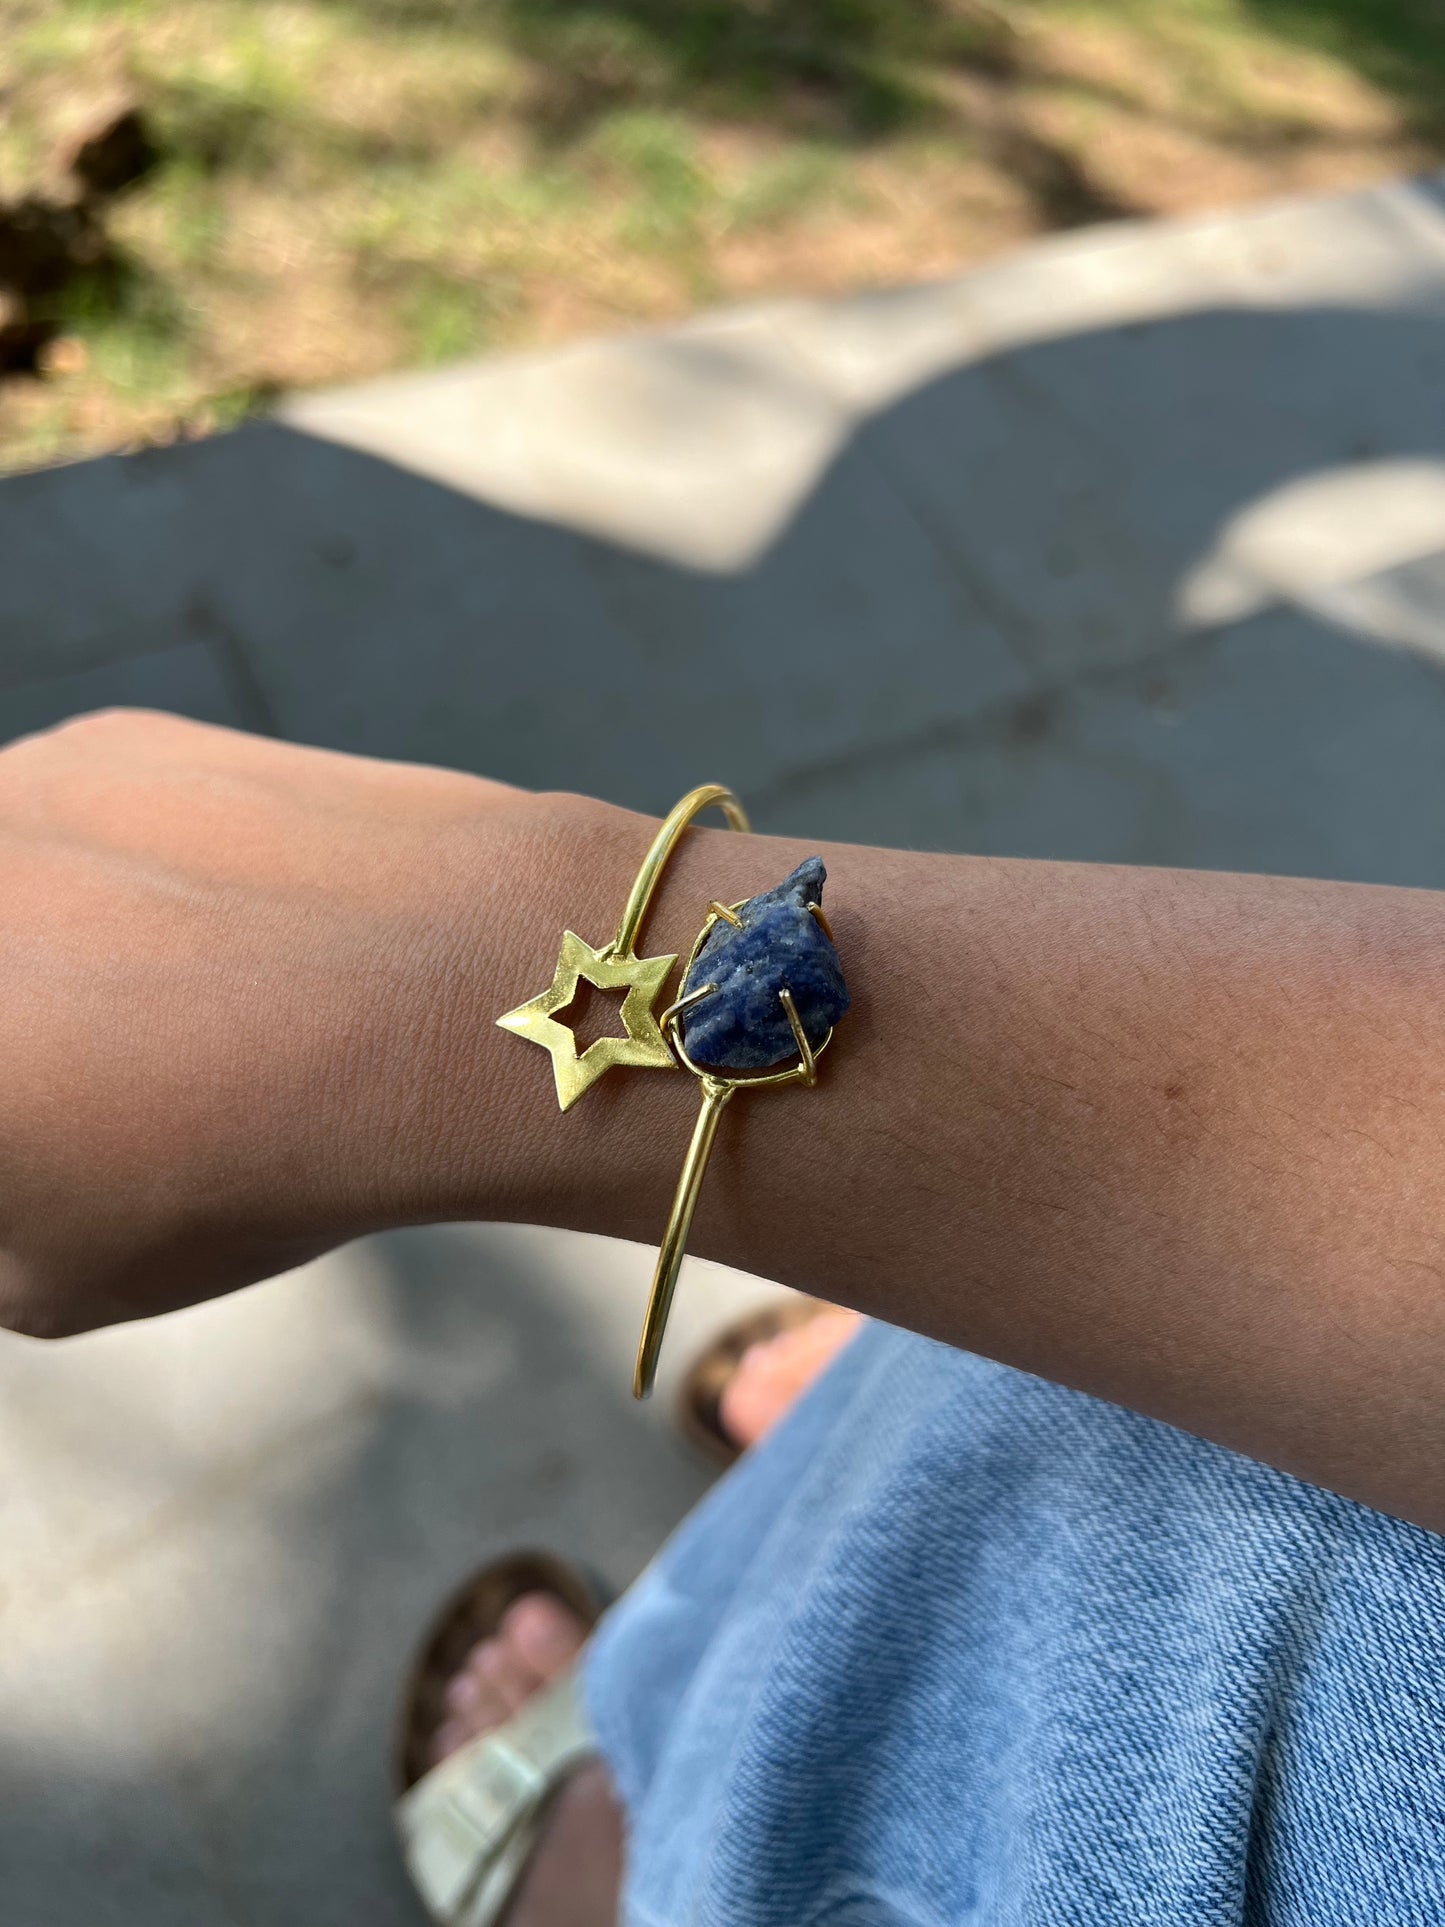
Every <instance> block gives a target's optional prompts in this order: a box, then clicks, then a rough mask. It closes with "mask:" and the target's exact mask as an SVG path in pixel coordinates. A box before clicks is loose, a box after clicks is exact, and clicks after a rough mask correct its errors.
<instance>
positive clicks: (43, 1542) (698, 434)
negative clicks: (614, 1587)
mask: <svg viewBox="0 0 1445 1927" xmlns="http://www.w3.org/2000/svg"><path fill="white" fill-rule="evenodd" d="M1442 654H1445V195H1442V190H1441V188H1440V187H1439V186H1438V184H1435V183H1431V182H1421V183H1401V184H1397V185H1394V186H1391V187H1388V188H1384V189H1381V190H1378V191H1375V192H1371V193H1365V194H1357V195H1351V196H1345V197H1338V198H1332V199H1325V200H1315V201H1306V202H1300V203H1291V204H1286V205H1281V206H1278V207H1266V208H1259V209H1251V210H1249V211H1247V212H1245V213H1242V214H1237V215H1229V216H1221V217H1219V218H1217V219H1212V220H1205V221H1192V222H1188V223H1181V224H1178V225H1172V226H1157V227H1149V226H1143V225H1139V226H1135V225H1132V224H1129V225H1124V226H1121V227H1117V228H1115V227H1111V228H1104V229H1097V230H1092V231H1087V232H1083V233H1080V234H1076V235H1073V236H1070V237H1068V238H1066V239H1062V240H1059V241H1056V242H1053V243H1049V244H1047V245H1045V246H1042V247H1039V248H1037V249H1034V250H1031V251H1030V252H1028V253H1026V254H1024V255H1021V256H1019V257H1016V258H1014V259H1011V260H1007V261H1002V262H999V263H997V264H995V265H992V266H989V267H986V268H984V269H981V270H979V271H977V272H974V273H972V274H969V275H966V276H963V277H960V278H959V279H958V280H956V281H951V282H946V283H942V284H938V285H935V286H929V287H922V288H916V289H900V290H896V291H890V292H885V293H878V294H869V295H864V296H859V297H857V298H855V299H852V300H846V301H839V302H830V303H814V302H801V301H800V302H779V303H775V304H771V305H769V306H766V307H762V308H758V309H755V310H748V311H743V312H739V313H733V314H727V315H723V316H713V317H705V318H703V319H702V320H700V321H698V322H696V323H694V324H692V325H690V326H688V327H685V328H681V329H678V330H675V331H672V332H669V333H666V334H661V335H649V336H637V337H631V338H627V339H624V340H620V341H611V342H601V343H595V344H586V345H583V346H580V347H577V348H574V349H570V350H568V351H566V352H564V353H562V354H558V355H551V356H538V357H519V358H514V359H502V360H496V361H490V362H484V363H479V364H476V365H471V366H463V367H460V368H457V369H455V370H451V371H447V372H444V373H442V374H439V375H429V376H426V377H417V378H415V379H411V378H407V379H401V380H397V381H393V382H387V383H380V384H375V385H372V386H370V387H367V388H363V389H359V390H355V391H349V392H345V393H339V394H334V395H318V396H312V397H308V398H305V399H302V400H298V401H295V402H293V403H291V404H290V405H289V406H288V407H287V408H286V410H285V411H284V412H283V414H282V415H281V417H280V418H279V419H278V420H276V421H275V422H271V423H267V424H264V425H258V426H254V427H250V428H247V429H244V430H242V431H240V432H239V433H237V434H235V435H230V436H225V437H221V438H218V439H216V440H214V441H211V442H206V443H201V444H195V445H189V446H182V447H177V448H173V449H164V450H156V451H153V452H151V453H148V454H145V455H141V456H135V457H130V458H127V459H115V460H106V461H99V462H92V463H86V464H82V465H79V466H76V467H72V468H65V469H58V470H54V471H51V472H48V473H44V474H39V475H34V476H28V477H22V478H17V479H13V480H10V481H7V482H4V483H0V734H3V735H10V734H14V733H16V732H18V731H21V730H25V729H30V728H35V727H38V726H41V725H43V724H45V723H47V722H50V721H53V720H57V719H58V718H60V717H61V716H63V715H66V714H71V713H75V712H76V711H78V710H81V709H84V708H89V707H94V706H96V705H98V704H103V703H112V702H139V703H147V704H153V705H158V706H163V707H170V708H174V709H177V710H180V711H183V712H185V713H189V714H194V715H198V716H203V717H208V718H211V719H214V720H219V721H227V722H233V723H236V724H239V725H241V726H244V727H248V728H252V729H261V730H268V731H273V732H276V733H279V734H282V735H285V736H290V737H295V738H297V739H301V740H307V741H313V742H321V743H326V744H330V745H334V746H338V747H344V748H350V749H357V750H363V751H366V752H369V753H375V754H381V755H388V756H400V757H413V758H419V759H422V760H429V761H436V762H444V763H450V764H454V765H456V766H459V767H463V768H471V769H477V770H483V771H486V772H487V773H489V774H492V775H496V776H501V777H507V778H511V779H513V780H516V781H519V782H523V783H527V784H530V785H534V786H545V785H553V784H560V785H566V786H568V787H574V788H586V789H591V790H594V791H596V792H598V793H600V794H603V795H606V796H609V797H612V798H614V799H615V800H617V801H620V802H624V803H629V804H633V805H636V806H639V807H646V808H652V809H657V810H660V809H662V808H665V807H666V806H667V804H668V803H669V802H671V800H672V799H673V797H674V796H675V795H676V794H677V793H678V792H680V791H681V790H682V789H684V788H686V787H688V786H690V785H691V784H692V783H694V782H696V781H699V780H702V779H704V778H711V777H716V778H719V779H721V780H725V781H728V782H731V783H732V784H734V785H735V786H736V787H737V788H738V789H739V790H740V791H741V792H742V794H743V795H744V797H745V798H746V799H747V801H748V802H749V804H750V806H751V807H752V809H753V811H754V815H755V818H756V820H757V821H758V823H759V826H760V827H763V828H768V829H776V830H788V831H797V832H799V833H801V834H817V835H820V836H823V835H827V836H841V837H857V838H860V839H863V840H867V841H873V842H885V843H886V842H892V843H899V844H912V845H920V846H927V847H936V848H959V849H965V848H966V849H974V850H983V851H996V852H1008V853H1015V854H1025V855H1029V854H1033V855H1049V856H1062V857H1080V858H1100V859H1116V860H1123V861H1136V862H1138V861H1142V862H1177V863H1185V864H1202V865H1214V866H1228V867H1241V868H1256V869H1269V870H1277V871H1286V872H1288V871H1293V872H1299V873H1314V874H1330V875H1340V876H1349V877H1358V878H1365V879H1376V880H1381V881H1392V882H1406V883H1416V884H1424V885H1431V886H1437V887H1438V886H1441V885H1445V838H1442V836H1441V834H1440V830H1439V825H1440V823H1441V822H1442V820H1445V673H1442V667H1441V658H1442ZM554 688H562V689H565V690H566V691H568V692H569V695H570V703H569V706H568V707H567V709H566V711H565V712H564V713H563V714H562V715H561V716H560V718H559V717H558V715H557V711H556V708H555V705H553V704H551V703H549V702H545V701H544V700H543V693H544V691H546V690H548V689H554ZM599 719H600V720H601V721H602V722H603V723H604V724H605V727H604V728H602V729H599V728H598V727H597V725H598V721H599ZM646 1275H647V1255H646V1254H645V1253H643V1252H641V1251H639V1250H636V1249H633V1248H630V1247H622V1246H608V1245H605V1244H602V1243H600V1242H598V1241H590V1240H572V1239H567V1238H562V1237H554V1236H551V1235H548V1234H542V1233H535V1232H522V1231H517V1230H514V1229H507V1228H501V1229H497V1228H472V1227H468V1228H458V1229H454V1230H446V1231H431V1232H417V1233H409V1234H405V1235H399V1236H395V1237H390V1238H386V1239H381V1240H376V1241H373V1242H371V1243H369V1244H367V1245H364V1246H358V1247H355V1248H353V1249H352V1250H350V1251H348V1252H345V1253H342V1254H339V1255H338V1256H336V1257H334V1258H332V1259H329V1260H327V1261H325V1262H324V1263H323V1264H321V1265H319V1266H316V1267H312V1268H311V1269H310V1270H309V1271H308V1272H307V1273H304V1274H298V1275H297V1276H296V1277H295V1278H292V1279H288V1280H282V1281H278V1282H276V1283H274V1284H271V1285H268V1286H265V1287H262V1288H260V1289H259V1290H257V1291H254V1292H251V1293H247V1294H243V1295H242V1296H240V1297H239V1298H237V1299H235V1300H232V1301H229V1302H227V1303H223V1304H219V1305H215V1306H210V1307H205V1308H202V1309H201V1310H198V1311H196V1312H192V1313H188V1314H185V1315H183V1316H182V1317H179V1318H176V1319H172V1320H166V1321H162V1322H160V1323H158V1324H155V1325H152V1326H146V1327H141V1328H137V1329H135V1330H131V1331H122V1332H112V1333H105V1334H100V1335H98V1336H95V1337H93V1338H89V1339H84V1340H80V1341H77V1342H75V1343H73V1344H70V1345H66V1346H64V1347H60V1348H52V1349H41V1348H37V1347H33V1346H27V1345H24V1344H21V1343H19V1342H15V1341H12V1342H11V1343H10V1344H9V1345H8V1346H6V1345H0V1440H3V1463H4V1465H5V1467H6V1472H5V1475H4V1479H3V1483H0V1543H3V1544H4V1546H5V1548H6V1554H5V1559H4V1562H3V1566H0V1634H3V1638H0V1894H3V1897H4V1900H5V1902H6V1909H5V1912H6V1918H7V1919H9V1918H11V1917H13V1918H14V1919H16V1920H17V1921H21V1920H23V1921H24V1922H25V1924H26V1927H73V1923H75V1922H78V1921H81V1920H84V1921H85V1922H87V1923H88V1927H168V1923H170V1922H175V1923H177V1924H178V1927H179V1923H182V1922H185V1923H188V1924H189V1923H194V1922H198V1921H207V1922H209V1921H215V1922H220V1923H228V1924H229V1923H238V1924H239V1923H248V1924H249V1923H257V1924H258V1927H259V1924H260V1923H265V1924H266V1927H289V1924H290V1923H292V1922H294V1923H296V1927H301V1923H303V1922H304V1923H306V1927H314V1923H316V1922H317V1921H330V1920H333V1919H334V1920H336V1921H338V1922H340V1921H345V1922H347V1923H348V1927H381V1923H384V1922H385V1923H390V1922H404V1921H410V1920H412V1919H413V1918H415V1917H416V1916H415V1915H414V1913H413V1911H412V1910H411V1908H410V1902H409V1900H408V1897H407V1896H406V1894H405V1891H404V1889H403V1887H402V1885H401V1883H400V1880H399V1876H398V1875H397V1872H396V1868H395V1864H394V1861H393V1858H392V1856H391V1853H390V1849H389V1843H388V1840H387V1837H386V1818H385V1780H384V1742H385V1732H386V1726H387V1721H388V1719H389V1717H390V1710H391V1700H392V1693H393V1686H394V1681H395V1678H396V1676H397V1674H398V1672H399V1670H400V1667H401V1664H402V1661H403V1658H404V1652H405V1648H406V1646H407V1643H408V1641H409V1640H410V1639H411V1637H412V1636H413V1634H414V1632H415V1630H416V1627H417V1625H418V1623H419V1621H420V1620H421V1619H422V1617H423V1616H424V1614H425V1611H426V1608H427V1606H428V1605H429V1603H430V1602H431V1601H432V1600H434V1599H435V1598H436V1597H437V1595H438V1594H439V1593H440V1592H441V1591H442V1589H443V1588H444V1587H445V1586H446V1585H447V1584H448V1583H450V1582H451V1580H453V1579H454V1578H455V1577H456V1576H457V1575H458V1574H459V1573H460V1572H461V1571H463V1570H465V1568H466V1567H467V1566H468V1564H469V1563H471V1562H472V1561H473V1560H474V1559H475V1558H476V1557H478V1556H480V1554H481V1552H482V1551H483V1550H484V1549H485V1548H486V1547H487V1546H490V1545H499V1544H507V1543H513V1542H516V1541H518V1540H521V1539H539V1538H540V1539H542V1540H546V1541H550V1542H552V1543H556V1544H559V1545H561V1546H563V1547H565V1548H568V1549H571V1550H574V1551H577V1552H580V1553H581V1554H582V1555H583V1556H584V1557H591V1558H592V1559H593V1560H595V1561H596V1562H597V1563H599V1564H601V1565H602V1566H603V1567H604V1569H606V1570H608V1571H609V1572H610V1574H611V1576H612V1577H613V1578H614V1579H615V1580H617V1581H619V1582H621V1581H625V1579H626V1578H627V1577H629V1576H630V1574H631V1573H632V1572H633V1571H634V1570H635V1569H636V1568H637V1566H638V1565H639V1564H640V1563H641V1562H642V1561H643V1560H644V1559H645V1558H646V1556H647V1555H648V1553H649V1552H650V1551H651V1549H652V1548H653V1546H655V1544H656V1543H657V1541H658V1539H659V1538H660V1536H661V1535H662V1534H663V1533H664V1532H665V1531H666V1529H667V1528H668V1526H669V1525H670V1524H671V1522H672V1521H673V1520H674V1519H675V1518H677V1517H678V1516H679V1515H680V1514H681V1513H682V1512H683V1511H684V1510H685V1509H686V1507H687V1506H688V1505H689V1504H690V1503H691V1502H692V1501H693V1499H694V1498H695V1497H696V1496H697V1495H698V1494H699V1493H700V1492H701V1491H702V1489H703V1487H704V1486H705V1483H706V1478H705V1475H704V1473H703V1471H702V1470H701V1468H699V1467H698V1466H696V1465H694V1464H693V1463H692V1462H691V1461H690V1460H689V1459H688V1457H687V1455H686V1453H685V1451H684V1449H683V1448H682V1447H681V1446H680V1445H679V1444H677V1443H676V1442H675V1441H674V1440H673V1439H672V1438H671V1436H670V1435H669V1433H668V1432H667V1429H666V1425H665V1416H666V1414H665V1409H664V1407H663V1404H662V1402H661V1401H659V1403H658V1404H656V1405H654V1406H653V1407H651V1408H649V1409H647V1410H645V1411H643V1412H636V1411H634V1410H632V1409H631V1407H630V1405H629V1403H628V1400H627V1398H626V1392H625V1381H626V1365H627V1357H628V1352H629V1348H630V1345H631V1343H632V1339H633V1334H634V1321H635V1317H636V1313H637V1310H638V1307H639V1304H640V1299H641V1294H642V1291H643V1289H644V1287H645V1282H646ZM759 1289H760V1288H759V1287H757V1286H756V1285H755V1284H750V1283H749V1282H748V1281H738V1280H735V1279H730V1278H728V1277H727V1276H726V1275H724V1274H720V1273H717V1272H716V1271H714V1270H711V1269H710V1268H703V1267H699V1268H698V1269H697V1272H696V1274H695V1275H694V1277H693V1279H692V1280H691V1282H690V1283H686V1284H685V1286H684V1290H683V1292H682V1294H681V1312H682V1323H681V1324H680V1325H679V1329H678V1332H677V1334H676V1336H675V1338H674V1341H673V1343H672V1347H671V1358H672V1361H673V1367H672V1368H673V1369H674V1370H675V1368H676V1361H677V1360H678V1359H679V1358H680V1357H682V1356H683V1355H685V1353H686V1352H687V1350H688V1349H689V1343H690V1341H691V1340H693V1339H695V1338H696V1337H697V1335H698V1334H699V1333H700V1332H701V1331H703V1330H704V1329H706V1328H707V1327H708V1326H709V1324H710V1323H716V1321H717V1320H718V1319H719V1318H721V1317H722V1316H724V1315H725V1314H726V1311H727V1309H728V1308H729V1306H730V1305H732V1304H733V1303H736V1302H739V1301H740V1300H742V1299H747V1298H748V1297H749V1296H750V1295H752V1294H754V1293H756V1292H757V1291H758V1290H759Z"/></svg>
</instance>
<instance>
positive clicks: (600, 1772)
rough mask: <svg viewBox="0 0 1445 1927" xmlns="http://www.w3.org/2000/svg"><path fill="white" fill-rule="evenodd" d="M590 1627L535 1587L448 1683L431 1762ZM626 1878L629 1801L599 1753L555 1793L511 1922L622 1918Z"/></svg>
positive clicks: (527, 1688)
mask: <svg viewBox="0 0 1445 1927" xmlns="http://www.w3.org/2000/svg"><path fill="white" fill-rule="evenodd" d="M586 1637H587V1629H586V1627H585V1626H584V1625H583V1624H582V1621H581V1620H580V1619H579V1618H578V1617H577V1615H576V1614H575V1613H574V1612H572V1611H570V1610H569V1608H568V1607H566V1606H564V1605H563V1604H562V1602H561V1600H560V1599H555V1598H553V1596H552V1595H551V1594H550V1593H542V1592H534V1593H527V1594H525V1595H524V1596H523V1597H522V1598H521V1599H518V1600H516V1601H515V1602H514V1604H513V1605H512V1606H511V1607H510V1608H509V1609H508V1611H507V1613H506V1616H505V1617H504V1618H503V1620H502V1623H501V1625H500V1626H499V1627H498V1628H497V1631H496V1633H495V1634H494V1635H493V1637H492V1638H490V1639H484V1640H482V1641H481V1643H480V1644H479V1645H477V1646H474V1647H473V1648H472V1650H471V1652H470V1653H469V1654H468V1655H467V1659H466V1662H465V1664H464V1665H463V1667H462V1669H461V1671H460V1672H459V1673H457V1675H456V1676H455V1678H454V1679H453V1680H452V1681H451V1684H450V1685H449V1686H448V1687H447V1695H446V1700H447V1717H446V1719H445V1721H444V1722H443V1724H442V1725H441V1726H440V1727H439V1728H438V1730H437V1735H436V1738H435V1739H434V1740H433V1742H432V1756H433V1764H436V1763H437V1762H439V1761H441V1760H444V1759H446V1757H447V1755H448V1754H450V1753H454V1752H455V1751H456V1749H457V1748H458V1747H459V1746H463V1745H465V1743H466V1742H467V1741H468V1740H470V1739H473V1738H474V1737H475V1736H476V1735H478V1734H480V1733H488V1732H490V1731H491V1730H492V1728H493V1727H497V1726H501V1725H502V1724H503V1722H504V1721H506V1720H508V1719H510V1718H511V1716H512V1714H513V1713H515V1712H516V1711H517V1709H518V1708H519V1707H520V1706H521V1705H522V1704H523V1703H524V1702H525V1701H526V1700H529V1699H530V1698H531V1697H532V1695H533V1694H534V1693H536V1692H538V1691H540V1689H541V1688H542V1687H543V1686H546V1685H547V1684H548V1683H549V1682H550V1681H552V1680H554V1679H555V1678H556V1677H557V1675H558V1674H559V1673H560V1672H561V1671H562V1669H563V1668H564V1667H565V1666H566V1665H567V1664H568V1663H569V1661H571V1660H572V1659H574V1658H575V1657H576V1655H577V1654H578V1653H579V1652H580V1651H581V1649H582V1645H583V1642H584V1641H585V1640H586ZM621 1882H622V1810H621V1808H620V1806H619V1805H618V1803H617V1797H616V1795H615V1794H614V1792H613V1790H612V1783H611V1781H610V1780H609V1778H608V1776H607V1769H606V1767H604V1766H603V1765H602V1763H601V1761H600V1760H592V1761H589V1762H588V1763H587V1764H586V1765H585V1766H583V1767H580V1768H579V1769H578V1771H577V1772H576V1773H574V1774H573V1775H572V1777H571V1778H570V1779H569V1780H568V1781H567V1782H566V1784H565V1785H564V1786H563V1787H562V1788H561V1790H560V1791H559V1792H558V1793H557V1795H556V1797H555V1799H554V1800H553V1802H552V1809H551V1812H550V1814H549V1816H548V1819H547V1823H546V1826H545V1828H544V1830H543V1833H542V1837H541V1839H540V1840H539V1841H538V1843H537V1846H536V1849H535V1851H534V1852H533V1854H532V1858H531V1859H530V1860H529V1861H528V1863H527V1867H526V1870H525V1872H524V1873H523V1875H522V1878H521V1881H520V1883H519V1884H518V1887H517V1891H516V1893H515V1895H514V1896H513V1898H512V1901H511V1903H510V1905H509V1906H508V1908H507V1911H506V1913H505V1914H504V1915H503V1917H502V1918H503V1927H615V1922H616V1919H617V1898H618V1892H619V1889H620V1887H621Z"/></svg>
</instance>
